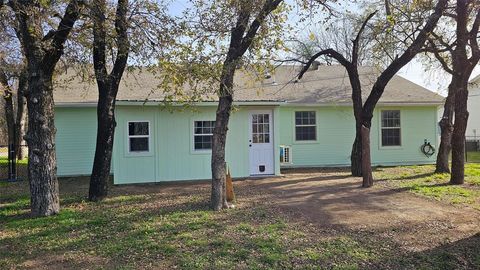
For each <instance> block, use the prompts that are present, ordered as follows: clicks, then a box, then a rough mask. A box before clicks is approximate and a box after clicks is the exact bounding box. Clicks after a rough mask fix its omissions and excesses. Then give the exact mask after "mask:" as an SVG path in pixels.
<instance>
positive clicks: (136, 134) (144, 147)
mask: <svg viewBox="0 0 480 270" xmlns="http://www.w3.org/2000/svg"><path fill="white" fill-rule="evenodd" d="M128 151H129V152H132V153H142V152H149V151H150V123H149V122H145V121H143V122H128Z"/></svg>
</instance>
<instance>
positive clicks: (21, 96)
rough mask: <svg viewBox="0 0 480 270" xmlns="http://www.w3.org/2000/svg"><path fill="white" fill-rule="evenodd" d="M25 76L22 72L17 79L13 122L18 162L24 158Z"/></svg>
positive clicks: (26, 84) (26, 83)
mask: <svg viewBox="0 0 480 270" xmlns="http://www.w3.org/2000/svg"><path fill="white" fill-rule="evenodd" d="M27 80H28V78H27V74H26V72H25V71H22V72H21V74H20V76H19V78H18V90H17V113H16V120H15V135H16V136H15V145H16V151H17V152H16V153H15V155H16V157H17V159H18V160H22V159H24V158H25V152H24V149H23V147H22V145H23V144H24V143H23V136H24V135H25V118H26V114H25V104H26V102H27V100H26V98H25V94H26V92H27V87H28V82H27Z"/></svg>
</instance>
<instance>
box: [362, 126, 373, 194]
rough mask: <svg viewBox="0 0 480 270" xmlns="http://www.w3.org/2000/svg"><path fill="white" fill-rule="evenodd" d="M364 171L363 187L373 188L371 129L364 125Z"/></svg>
mask: <svg viewBox="0 0 480 270" xmlns="http://www.w3.org/2000/svg"><path fill="white" fill-rule="evenodd" d="M361 132H362V144H363V147H362V171H363V183H362V187H371V186H373V176H372V164H371V161H370V128H368V127H366V126H365V125H362V128H361Z"/></svg>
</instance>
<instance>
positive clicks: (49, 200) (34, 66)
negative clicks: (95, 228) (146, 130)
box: [8, 0, 83, 216]
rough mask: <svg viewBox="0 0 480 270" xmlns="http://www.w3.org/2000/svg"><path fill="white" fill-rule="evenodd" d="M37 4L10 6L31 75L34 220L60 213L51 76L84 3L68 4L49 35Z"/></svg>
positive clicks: (30, 151) (30, 150)
mask: <svg viewBox="0 0 480 270" xmlns="http://www.w3.org/2000/svg"><path fill="white" fill-rule="evenodd" d="M37 4H38V3H36V2H35V1H15V0H11V1H9V2H8V5H9V6H10V7H11V8H12V10H13V11H14V13H15V17H16V21H17V23H18V32H19V34H18V38H19V40H20V43H21V45H22V49H23V51H24V54H25V55H24V56H25V60H26V63H27V71H28V91H27V96H26V98H27V107H28V132H27V135H26V136H25V138H26V141H27V144H28V157H29V162H28V180H29V182H30V194H31V199H30V202H31V203H30V208H31V211H32V215H33V216H49V215H53V214H56V213H58V212H59V211H60V201H59V194H58V181H57V160H56V155H55V133H56V129H55V123H54V101H53V82H52V76H53V73H54V70H55V66H56V64H57V62H58V61H59V59H60V57H61V56H62V54H63V47H64V45H65V42H66V40H67V38H68V36H69V34H70V31H71V30H72V28H73V25H74V24H75V22H76V21H77V19H78V18H79V16H80V8H81V6H82V5H83V1H78V0H71V1H69V2H68V4H67V6H66V8H65V12H64V15H63V16H61V15H58V16H59V17H60V20H59V22H58V26H57V28H56V29H52V30H51V31H49V32H48V33H47V34H45V31H44V29H43V26H44V18H43V16H42V14H40V12H39V10H40V9H38V7H37Z"/></svg>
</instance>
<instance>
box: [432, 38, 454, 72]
mask: <svg viewBox="0 0 480 270" xmlns="http://www.w3.org/2000/svg"><path fill="white" fill-rule="evenodd" d="M428 42H429V44H430V46H431V48H432V50H431V52H432V53H433V55H434V56H435V58H436V59H437V60H438V62H440V64H441V65H442V68H443V70H445V71H446V72H448V73H450V74H453V70H452V69H451V68H450V66H449V65H448V63H447V61H445V59H444V58H443V57H442V56H441V55H440V53H441V52H440V51H439V50H437V49H436V46H435V43H434V42H433V40H431V39H429V40H428Z"/></svg>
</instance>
